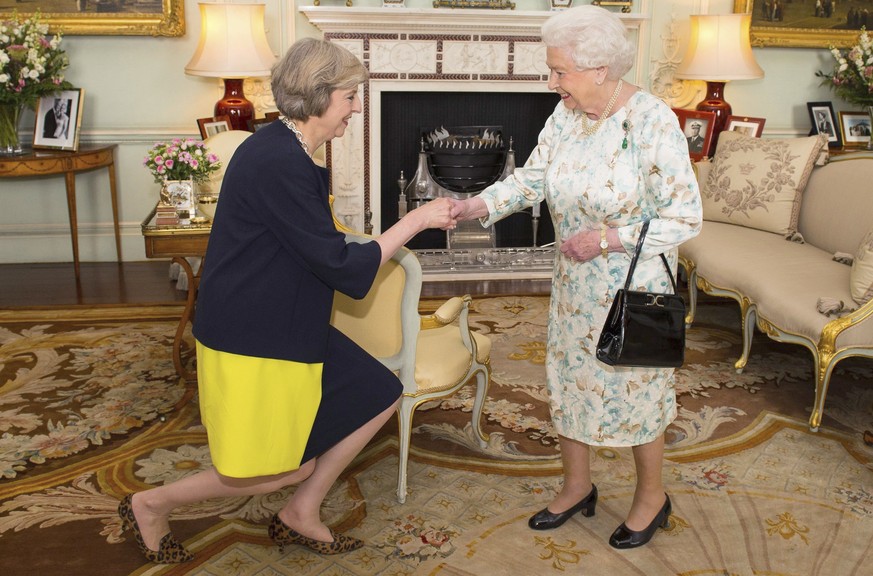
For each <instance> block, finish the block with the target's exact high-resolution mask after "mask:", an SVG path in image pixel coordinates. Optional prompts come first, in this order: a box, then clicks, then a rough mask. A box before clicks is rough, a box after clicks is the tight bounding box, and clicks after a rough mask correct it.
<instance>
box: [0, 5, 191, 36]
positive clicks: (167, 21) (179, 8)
mask: <svg viewBox="0 0 873 576" xmlns="http://www.w3.org/2000/svg"><path fill="white" fill-rule="evenodd" d="M134 4H135V3H132V2H128V1H125V0H77V5H81V6H83V7H84V10H82V11H80V12H68V13H67V12H64V13H60V12H52V11H51V10H50V7H52V6H56V4H52V3H49V2H46V3H45V5H43V2H42V1H41V0H35V1H34V2H28V3H27V4H19V3H15V2H13V3H11V4H10V5H9V6H8V7H5V6H4V7H0V20H2V19H5V18H6V17H7V16H11V15H12V12H13V11H16V10H17V11H18V13H19V14H20V15H21V16H23V17H25V18H29V17H30V16H32V15H33V14H34V13H36V12H37V10H39V12H40V14H41V16H40V19H41V20H42V21H43V22H45V23H46V24H48V25H49V33H51V34H57V33H61V34H63V35H64V36H67V35H69V36H184V35H185V3H184V0H161V6H160V12H158V11H157V10H156V11H155V12H133V11H130V10H127V9H126V7H127V6H134ZM25 6H26V7H27V10H28V12H29V13H27V12H25V11H24V10H22V8H24V7H25ZM132 9H133V8H131V10H132Z"/></svg>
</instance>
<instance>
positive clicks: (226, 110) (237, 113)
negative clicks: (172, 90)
mask: <svg viewBox="0 0 873 576" xmlns="http://www.w3.org/2000/svg"><path fill="white" fill-rule="evenodd" d="M215 115H216V116H230V126H231V128H233V129H234V130H249V131H251V130H250V129H249V123H250V122H251V121H252V119H253V118H254V117H255V106H254V104H252V103H251V102H249V101H248V100H246V97H245V94H244V93H243V81H242V79H241V78H225V79H224V98H222V99H221V100H219V101H218V102H216V103H215Z"/></svg>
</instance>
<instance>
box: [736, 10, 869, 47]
mask: <svg viewBox="0 0 873 576" xmlns="http://www.w3.org/2000/svg"><path fill="white" fill-rule="evenodd" d="M865 11H867V12H873V0H852V1H851V2H837V1H836V0H804V1H802V2H799V1H797V0H795V1H794V2H791V1H790V0H734V13H735V14H737V13H746V12H748V13H750V14H751V15H752V30H751V33H750V37H751V41H752V46H755V47H758V46H778V47H780V48H830V47H831V46H833V47H835V48H849V47H851V46H852V45H853V44H855V43H856V42H857V41H858V35H859V34H860V33H861V26H863V25H864V24H865V18H864V17H863V14H864V13H865ZM867 28H870V24H867Z"/></svg>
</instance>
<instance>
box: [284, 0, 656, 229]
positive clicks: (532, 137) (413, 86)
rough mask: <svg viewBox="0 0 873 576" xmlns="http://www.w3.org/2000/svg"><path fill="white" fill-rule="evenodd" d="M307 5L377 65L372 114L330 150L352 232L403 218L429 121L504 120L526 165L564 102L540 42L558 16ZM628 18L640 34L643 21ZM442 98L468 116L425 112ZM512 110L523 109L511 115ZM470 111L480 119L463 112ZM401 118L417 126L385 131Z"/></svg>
mask: <svg viewBox="0 0 873 576" xmlns="http://www.w3.org/2000/svg"><path fill="white" fill-rule="evenodd" d="M299 10H300V12H302V13H303V14H304V15H305V16H306V17H307V19H308V20H309V21H310V22H311V23H312V24H313V25H314V26H316V27H317V28H318V29H319V30H321V31H322V32H323V33H324V37H325V38H326V39H328V40H330V41H332V42H336V43H338V44H341V45H342V46H344V47H345V48H348V49H349V50H350V51H351V52H352V53H354V54H355V55H356V56H357V57H358V58H359V59H360V60H361V61H362V62H364V64H365V65H366V66H367V68H368V69H369V71H370V81H369V82H367V83H366V85H364V86H363V87H362V102H363V106H364V111H363V114H359V115H355V116H354V117H353V119H352V123H351V125H350V126H349V129H348V130H347V133H346V135H345V136H344V137H343V138H340V139H338V140H335V141H333V142H332V143H331V144H330V146H329V148H328V153H327V156H328V162H329V164H330V168H331V191H332V193H333V195H334V198H335V200H334V211H335V213H336V214H337V217H338V218H340V220H341V221H343V222H344V223H345V224H346V225H347V226H349V227H351V228H353V229H356V230H363V231H366V232H372V233H376V234H378V233H379V232H381V231H382V230H383V229H384V228H385V227H387V226H390V225H391V224H393V223H394V222H395V221H396V220H397V199H398V195H399V189H398V186H397V179H398V178H399V176H400V170H403V171H404V174H405V176H406V177H407V178H410V177H411V176H412V173H413V172H414V170H415V166H416V163H417V161H416V157H417V154H418V150H419V142H418V138H417V137H416V136H415V135H416V134H417V132H418V130H419V128H420V127H421V126H433V125H439V124H440V123H442V122H446V123H451V124H452V125H456V126H457V125H462V124H470V125H473V124H483V125H484V124H489V125H490V124H493V125H500V126H503V133H504V135H506V136H507V137H513V142H514V144H513V145H514V149H515V151H516V163H517V164H518V165H523V164H524V162H525V161H526V160H527V157H528V155H529V154H530V151H531V150H532V149H533V146H534V145H535V142H536V136H537V134H539V131H540V129H541V128H542V126H543V123H544V121H545V119H546V117H547V116H548V114H549V113H551V111H552V109H554V106H555V104H556V103H557V98H556V96H555V95H554V94H552V93H550V92H549V91H548V88H547V86H546V83H547V81H548V69H547V68H546V66H545V47H544V46H543V44H542V42H541V41H540V38H539V31H540V27H541V26H542V23H543V22H544V21H545V20H546V19H547V18H548V17H549V16H550V13H549V12H547V11H527V10H525V11H521V10H480V9H430V8H358V7H338V6H304V7H300V8H299ZM620 17H621V18H622V19H623V20H624V22H625V24H626V25H627V26H628V28H630V29H631V30H632V31H637V35H639V30H640V25H641V24H642V23H643V21H644V20H645V19H644V18H643V17H641V16H640V15H639V14H637V15H630V14H621V15H620ZM639 69H641V67H640V66H639V65H637V66H635V67H634V69H633V70H632V71H631V73H630V75H629V77H628V79H629V80H630V81H632V82H634V83H636V84H641V82H640V79H639V78H637V77H635V76H634V74H636V73H637V71H638V70H639ZM456 98H457V99H460V100H456ZM529 98H530V99H531V101H528V99H529ZM515 100H519V101H521V103H515ZM451 101H454V103H451ZM421 102H425V103H424V104H422V103H421ZM434 102H436V103H434ZM458 102H460V103H458ZM443 104H445V105H446V106H447V107H448V108H450V109H451V112H452V113H453V114H457V115H459V116H458V117H454V118H447V117H445V116H440V117H436V118H434V117H431V118H419V117H418V116H417V114H419V113H431V112H432V111H433V110H434V108H436V107H437V106H441V105H443ZM516 106H517V107H516ZM404 107H406V108H407V109H409V108H411V109H414V110H415V114H416V116H412V115H411V113H409V112H407V113H402V114H401V115H400V116H399V117H398V116H396V115H395V111H396V110H398V109H400V108H404ZM512 107H516V108H514V109H515V110H516V111H515V112H512V113H509V114H507V111H508V110H509V109H510V108H512ZM518 110H522V112H521V113H520V112H519V111H518ZM471 111H475V112H476V114H475V116H469V115H468V116H466V117H464V116H463V115H464V114H467V113H468V112H471ZM501 113H502V114H503V116H499V114H501ZM507 116H508V117H507ZM400 123H404V124H405V125H406V127H407V128H408V131H406V128H404V135H403V136H389V135H387V134H386V131H387V130H390V129H392V127H393V126H395V125H397V124H400ZM514 123H521V124H525V126H524V127H518V126H516V125H514ZM543 216H544V217H543V218H542V220H544V221H545V220H548V217H547V215H546V214H545V213H544V214H543ZM512 219H516V220H518V221H519V222H518V223H517V225H518V227H519V228H520V229H521V228H527V229H528V230H529V229H530V216H529V215H525V214H516V215H513V216H511V217H510V218H508V219H507V221H510V220H512ZM498 225H501V223H499V224H498ZM507 234H510V233H509V232H507ZM512 234H516V232H512V233H511V234H510V235H512ZM518 234H521V232H520V231H519V232H518ZM528 234H529V232H528ZM499 235H500V234H498V236H499ZM506 242H507V243H508V244H507V245H512V244H514V245H524V243H525V242H527V240H522V239H521V236H519V239H512V240H506ZM531 243H532V242H531ZM539 243H540V244H542V243H543V241H542V239H541V238H540V240H539ZM527 245H529V244H527Z"/></svg>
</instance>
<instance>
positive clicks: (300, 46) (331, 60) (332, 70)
mask: <svg viewBox="0 0 873 576" xmlns="http://www.w3.org/2000/svg"><path fill="white" fill-rule="evenodd" d="M368 77H369V73H368V72H367V69H366V68H365V67H364V65H363V64H361V61H360V60H358V59H357V58H356V57H355V55H354V54H352V53H351V52H349V51H348V50H346V49H345V48H343V47H342V46H339V45H337V44H333V43H331V42H328V41H326V40H318V39H315V38H302V39H300V40H298V41H297V42H295V43H294V44H292V45H291V48H289V49H288V51H287V52H286V53H285V55H284V56H283V57H282V58H281V59H280V60H279V61H278V62H276V64H274V65H273V70H272V78H271V83H270V85H271V88H272V90H273V98H274V99H275V101H276V108H278V109H279V112H281V113H282V114H283V115H284V116H286V117H287V118H290V119H292V120H306V119H307V118H309V117H311V116H321V115H322V114H324V112H325V110H327V106H328V104H330V95H331V93H332V92H333V91H334V90H344V89H348V88H354V87H356V86H357V85H358V84H361V83H362V82H365V81H366V80H367V78H368Z"/></svg>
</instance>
